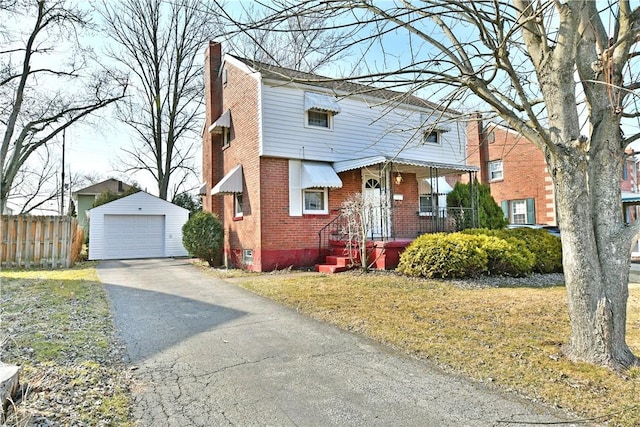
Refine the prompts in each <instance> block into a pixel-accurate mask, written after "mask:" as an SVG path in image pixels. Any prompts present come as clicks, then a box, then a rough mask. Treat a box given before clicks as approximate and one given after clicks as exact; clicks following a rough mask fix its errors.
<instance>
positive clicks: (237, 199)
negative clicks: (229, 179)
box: [233, 193, 244, 217]
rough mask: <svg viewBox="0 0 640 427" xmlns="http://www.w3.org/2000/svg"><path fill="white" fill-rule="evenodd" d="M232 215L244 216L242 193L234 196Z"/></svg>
mask: <svg viewBox="0 0 640 427" xmlns="http://www.w3.org/2000/svg"><path fill="white" fill-rule="evenodd" d="M233 213H234V216H235V217H241V216H243V215H244V211H243V210H242V193H235V194H234V200H233Z"/></svg>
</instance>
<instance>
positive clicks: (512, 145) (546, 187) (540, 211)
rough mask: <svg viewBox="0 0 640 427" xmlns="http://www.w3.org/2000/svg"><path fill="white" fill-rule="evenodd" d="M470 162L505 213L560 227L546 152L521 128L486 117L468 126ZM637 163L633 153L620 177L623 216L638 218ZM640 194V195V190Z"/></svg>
mask: <svg viewBox="0 0 640 427" xmlns="http://www.w3.org/2000/svg"><path fill="white" fill-rule="evenodd" d="M467 152H468V155H469V158H468V160H467V161H468V163H469V164H471V165H475V166H478V167H479V168H480V175H479V180H480V182H481V183H482V184H487V185H488V186H489V188H490V189H491V195H492V196H493V198H494V200H495V201H496V203H498V204H499V205H500V206H501V207H502V210H503V211H504V214H505V217H506V218H508V219H509V223H510V224H547V225H557V217H556V202H555V192H554V188H553V182H552V181H551V176H550V175H549V171H548V169H547V164H546V162H545V159H544V155H543V154H542V151H541V150H540V149H538V147H536V146H535V145H534V144H533V143H532V142H530V141H529V140H527V139H525V138H524V137H523V136H522V135H520V134H519V133H518V132H516V131H514V130H512V129H509V128H508V127H506V126H503V125H500V124H496V123H492V122H489V123H486V124H485V123H483V121H482V118H481V117H478V118H477V119H476V120H474V121H472V122H470V123H469V125H468V127H467ZM637 172H638V171H637V167H636V160H635V156H634V155H633V153H632V152H630V153H629V157H628V158H627V160H626V161H625V165H624V168H623V174H622V177H621V178H622V179H621V190H622V192H623V201H625V197H627V198H628V200H629V204H626V203H625V208H624V215H625V218H626V219H627V220H630V219H632V218H635V210H636V208H635V206H631V203H632V201H637V202H638V203H640V197H635V198H634V197H633V196H634V194H635V193H637V191H638V187H637V176H638V173H637ZM638 196H640V194H638Z"/></svg>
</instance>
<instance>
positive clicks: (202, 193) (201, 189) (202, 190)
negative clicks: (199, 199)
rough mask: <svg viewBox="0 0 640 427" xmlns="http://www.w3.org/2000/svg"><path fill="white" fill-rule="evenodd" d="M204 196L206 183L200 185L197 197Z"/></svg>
mask: <svg viewBox="0 0 640 427" xmlns="http://www.w3.org/2000/svg"><path fill="white" fill-rule="evenodd" d="M206 194H207V183H206V182H203V183H202V184H200V188H199V189H198V195H199V196H206Z"/></svg>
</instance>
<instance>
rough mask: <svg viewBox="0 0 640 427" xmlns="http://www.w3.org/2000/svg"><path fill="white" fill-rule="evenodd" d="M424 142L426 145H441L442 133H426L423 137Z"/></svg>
mask: <svg viewBox="0 0 640 427" xmlns="http://www.w3.org/2000/svg"><path fill="white" fill-rule="evenodd" d="M422 142H424V143H425V144H440V132H437V131H430V132H425V133H424V135H423V137H422Z"/></svg>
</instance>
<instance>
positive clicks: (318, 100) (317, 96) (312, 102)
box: [304, 92, 342, 114]
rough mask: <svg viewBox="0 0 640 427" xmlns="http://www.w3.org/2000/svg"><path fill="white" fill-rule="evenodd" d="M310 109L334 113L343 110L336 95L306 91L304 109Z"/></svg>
mask: <svg viewBox="0 0 640 427" xmlns="http://www.w3.org/2000/svg"><path fill="white" fill-rule="evenodd" d="M309 110H320V111H329V112H331V113H334V114H338V113H339V112H340V111H342V110H341V109H340V105H339V104H338V101H337V100H336V99H335V98H334V97H332V96H329V95H324V94H321V93H313V92H305V93H304V111H309Z"/></svg>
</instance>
